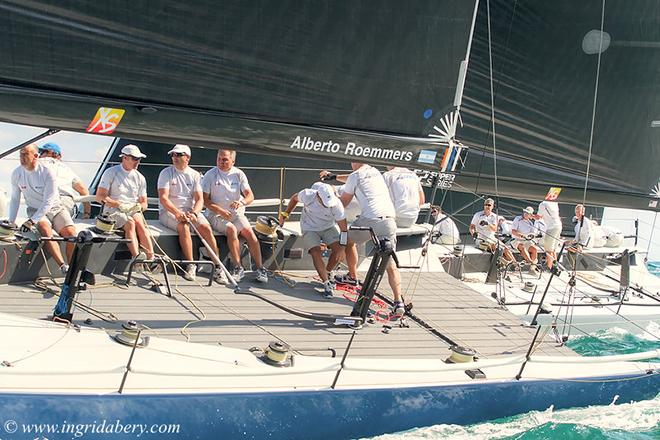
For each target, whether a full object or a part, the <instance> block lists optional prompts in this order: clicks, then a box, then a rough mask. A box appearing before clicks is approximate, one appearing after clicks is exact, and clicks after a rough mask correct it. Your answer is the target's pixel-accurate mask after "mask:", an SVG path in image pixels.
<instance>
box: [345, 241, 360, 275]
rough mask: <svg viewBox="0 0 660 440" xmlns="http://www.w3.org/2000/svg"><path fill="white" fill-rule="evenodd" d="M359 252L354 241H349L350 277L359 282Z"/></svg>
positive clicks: (347, 252)
mask: <svg viewBox="0 0 660 440" xmlns="http://www.w3.org/2000/svg"><path fill="white" fill-rule="evenodd" d="M357 263H358V252H357V246H356V245H355V242H354V241H349V242H348V245H346V264H347V265H348V275H349V276H350V277H351V278H353V279H354V280H357Z"/></svg>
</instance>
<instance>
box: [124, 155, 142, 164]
mask: <svg viewBox="0 0 660 440" xmlns="http://www.w3.org/2000/svg"><path fill="white" fill-rule="evenodd" d="M126 157H128V158H129V159H131V160H132V161H133V162H139V161H140V160H142V158H141V157H135V156H131V155H130V154H127V155H126Z"/></svg>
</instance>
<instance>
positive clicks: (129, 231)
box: [123, 219, 140, 257]
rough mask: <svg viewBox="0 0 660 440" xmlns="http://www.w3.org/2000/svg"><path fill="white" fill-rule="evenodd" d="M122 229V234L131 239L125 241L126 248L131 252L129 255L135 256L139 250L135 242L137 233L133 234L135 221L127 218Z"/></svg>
mask: <svg viewBox="0 0 660 440" xmlns="http://www.w3.org/2000/svg"><path fill="white" fill-rule="evenodd" d="M123 229H124V236H125V237H126V238H127V239H128V240H131V241H129V242H128V243H126V246H127V247H128V250H129V252H130V253H131V255H132V256H134V257H135V256H137V254H138V253H139V252H140V248H139V247H138V242H137V235H136V234H135V222H134V221H133V220H132V219H129V220H128V221H127V222H126V224H124V227H123Z"/></svg>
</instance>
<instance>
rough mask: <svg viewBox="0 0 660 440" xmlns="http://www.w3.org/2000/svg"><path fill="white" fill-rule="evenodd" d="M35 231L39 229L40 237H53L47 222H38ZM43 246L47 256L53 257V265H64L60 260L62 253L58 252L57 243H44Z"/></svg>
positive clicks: (51, 229)
mask: <svg viewBox="0 0 660 440" xmlns="http://www.w3.org/2000/svg"><path fill="white" fill-rule="evenodd" d="M37 229H39V232H40V233H41V236H42V237H48V238H50V237H52V236H53V228H51V226H50V222H49V221H48V220H44V219H42V220H39V222H38V223H37ZM43 244H44V247H45V248H46V252H48V254H49V255H50V256H51V257H53V260H55V263H57V265H58V266H61V265H62V264H64V259H63V258H62V253H61V252H60V246H59V243H58V242H56V241H44V242H43Z"/></svg>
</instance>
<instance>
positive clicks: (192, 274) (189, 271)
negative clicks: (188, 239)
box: [182, 264, 197, 281]
mask: <svg viewBox="0 0 660 440" xmlns="http://www.w3.org/2000/svg"><path fill="white" fill-rule="evenodd" d="M182 276H183V278H184V279H186V280H188V281H195V278H196V276H197V266H196V265H195V264H189V265H187V266H186V270H185V271H184V272H183V275H182Z"/></svg>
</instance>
